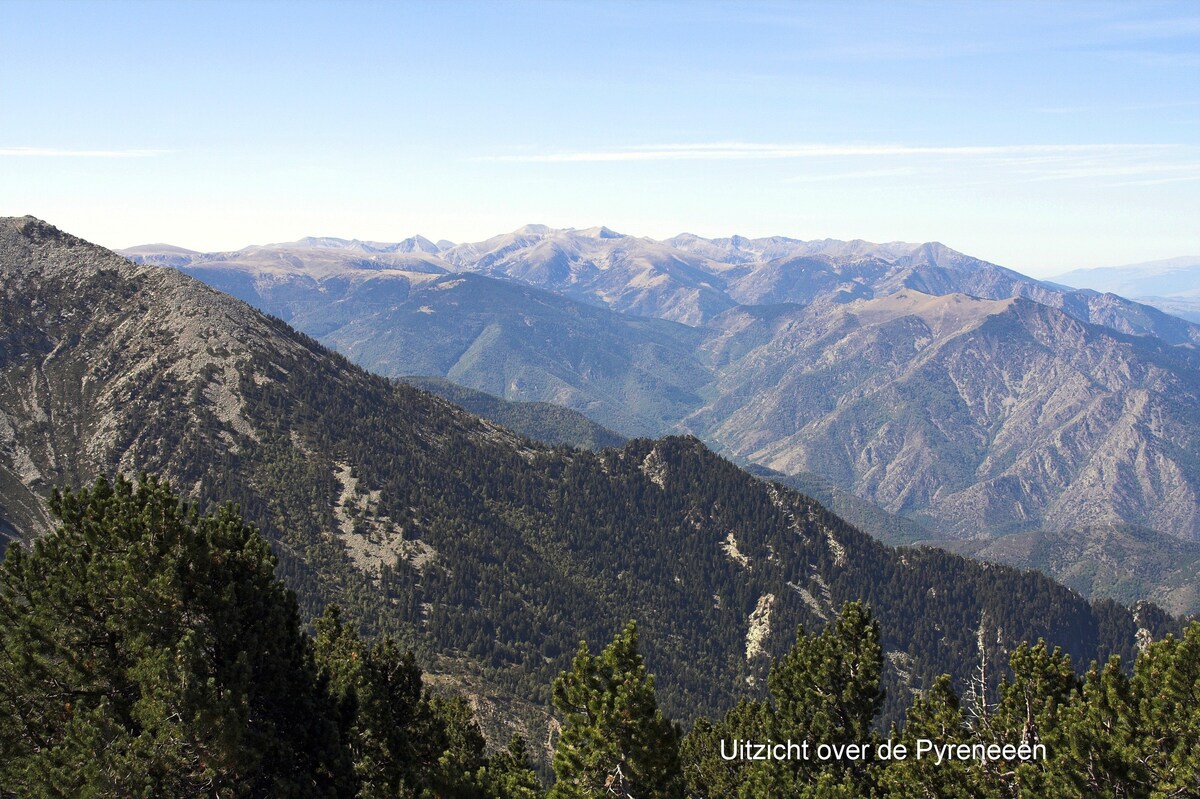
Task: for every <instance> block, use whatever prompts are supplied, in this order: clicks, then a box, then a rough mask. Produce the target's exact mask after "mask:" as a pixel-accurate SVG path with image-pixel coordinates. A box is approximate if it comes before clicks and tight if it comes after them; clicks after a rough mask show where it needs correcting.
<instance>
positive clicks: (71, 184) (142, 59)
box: [0, 0, 1200, 276]
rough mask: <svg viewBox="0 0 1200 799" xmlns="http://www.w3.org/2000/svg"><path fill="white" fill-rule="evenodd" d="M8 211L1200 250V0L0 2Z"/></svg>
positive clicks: (177, 240) (89, 228)
mask: <svg viewBox="0 0 1200 799" xmlns="http://www.w3.org/2000/svg"><path fill="white" fill-rule="evenodd" d="M0 69H2V70H3V72H4V74H5V76H6V80H5V81H4V82H3V84H2V85H0V102H3V104H4V107H5V108H6V109H8V112H7V113H6V118H5V123H4V124H3V125H0V215H22V214H34V215H36V216H39V217H41V218H44V219H46V220H48V221H50V222H52V223H54V224H56V225H58V226H60V227H63V228H65V229H68V230H70V231H71V232H73V233H76V234H78V235H81V236H84V237H86V238H88V239H91V240H93V241H96V242H98V243H101V244H104V245H107V246H110V247H128V246H132V245H136V244H144V243H150V242H168V243H171V244H175V245H179V246H184V247H189V248H192V249H197V250H205V251H211V250H226V249H237V248H240V247H242V246H245V245H248V244H252V243H265V242H270V241H289V240H295V239H299V238H301V237H303V236H309V235H312V236H324V235H329V236H338V237H343V238H358V239H363V240H377V241H399V240H401V239H404V238H406V237H408V236H410V235H414V234H421V235H424V236H426V237H428V238H430V239H432V240H435V241H436V240H438V239H449V240H452V241H458V242H461V241H474V240H480V239H484V238H487V237H489V236H492V235H496V234H498V233H503V232H507V231H510V230H513V229H516V228H518V227H520V226H522V225H524V224H527V223H534V222H536V223H544V224H547V225H550V226H553V227H575V228H585V227H589V226H592V225H607V226H608V227H610V228H613V229H615V230H619V231H621V232H624V233H628V234H633V235H638V236H650V237H653V238H658V239H661V238H667V237H670V236H673V235H675V234H678V233H681V232H684V231H687V232H691V233H695V234H698V235H701V236H706V237H718V236H729V235H732V234H734V233H737V234H741V235H744V236H750V237H755V236H766V235H783V236H790V237H793V238H799V239H823V238H841V239H855V238H861V239H867V240H870V241H880V242H883V241H893V240H904V241H930V240H937V241H941V242H943V243H945V244H946V245H948V246H950V247H952V248H954V249H956V250H960V251H962V252H966V253H969V254H971V255H973V256H977V257H980V258H984V259H986V260H989V261H992V262H994V263H999V264H1003V265H1005V266H1009V267H1012V268H1015V269H1018V270H1020V271H1023V272H1026V273H1030V274H1035V275H1041V276H1046V275H1051V274H1056V273H1059V272H1063V271H1066V270H1068V269H1071V268H1076V267H1086V266H1101V265H1113V264H1122V263H1135V262H1146V261H1153V260H1157V259H1163V258H1170V257H1173V256H1181V255H1195V254H1197V253H1200V225H1197V224H1196V220H1197V219H1200V81H1198V80H1197V79H1196V78H1197V76H1198V74H1200V11H1198V10H1197V8H1196V6H1195V5H1194V4H1191V3H1179V2H1164V3H1153V4H1151V3H1144V4H1143V3H1139V4H1121V3H1092V2H1088V3H1080V2H1064V3H1055V4H1043V3H1016V2H1014V3H971V4H966V3H955V4H951V3H941V4H939V3H913V2H906V3H886V4H884V3H851V4H833V3H829V4H817V3H811V4H810V3H803V4H794V3H761V2H760V3H736V4H735V3H699V4H697V3H687V4H684V3H669V2H668V3H655V4H634V3H596V2H587V3H584V2H581V3H550V2H521V3H466V2H459V3H409V4H394V5H393V4H380V3H368V2H359V3H336V4H335V3H322V2H312V3H303V4H283V3H272V2H260V3H236V4H235V3H228V2H209V3H203V4H194V3H182V2H161V3H128V2H111V3H108V2H106V3H98V2H38V3H32V2H23V0H9V1H8V2H6V3H3V4H0Z"/></svg>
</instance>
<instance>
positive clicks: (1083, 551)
mask: <svg viewBox="0 0 1200 799" xmlns="http://www.w3.org/2000/svg"><path fill="white" fill-rule="evenodd" d="M953 548H954V549H955V551H958V552H961V553H963V554H967V555H971V556H972V557H976V558H981V559H984V560H990V561H994V562H997V563H1007V564H1009V565H1011V566H1017V567H1019V568H1024V569H1037V570H1039V571H1041V572H1043V573H1045V574H1049V575H1051V576H1053V577H1054V579H1056V580H1058V581H1060V582H1061V583H1063V585H1066V586H1069V587H1071V588H1074V589H1075V590H1076V591H1079V592H1080V593H1082V594H1084V595H1085V596H1091V597H1095V598H1097V599H1100V598H1110V599H1115V600H1117V601H1118V602H1123V603H1126V604H1133V603H1134V602H1136V601H1137V600H1140V599H1149V600H1151V601H1153V602H1154V603H1156V604H1158V605H1160V606H1162V607H1164V608H1166V609H1167V610H1169V611H1171V612H1172V613H1175V614H1179V615H1188V614H1191V615H1195V614H1197V613H1200V585H1197V582H1196V575H1197V573H1200V544H1197V543H1193V542H1190V541H1180V540H1179V539H1177V538H1174V537H1172V536H1169V535H1163V534H1161V533H1156V532H1154V531H1153V530H1146V529H1144V528H1140V527H1128V526H1124V527H1094V528H1090V529H1087V530H1061V531H1043V530H1039V531H1035V532H1029V533H1017V534H1014V535H1008V536H1003V537H1001V538H997V539H995V540H992V541H964V542H962V543H961V544H959V545H956V546H954V547H953Z"/></svg>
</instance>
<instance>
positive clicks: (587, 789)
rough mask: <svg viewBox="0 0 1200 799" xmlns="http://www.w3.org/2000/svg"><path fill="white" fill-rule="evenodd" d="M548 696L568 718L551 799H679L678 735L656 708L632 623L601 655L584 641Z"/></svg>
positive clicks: (651, 681) (651, 680)
mask: <svg viewBox="0 0 1200 799" xmlns="http://www.w3.org/2000/svg"><path fill="white" fill-rule="evenodd" d="M553 696H554V705H555V707H557V708H558V709H559V711H561V712H562V713H563V715H564V717H565V721H564V725H563V731H562V735H561V736H560V737H559V740H558V745H557V747H556V748H555V751H554V772H555V775H556V777H557V781H556V782H555V784H554V787H553V788H551V790H550V796H551V797H552V798H553V799H592V798H593V797H602V796H603V797H612V796H617V797H621V796H625V797H633V798H634V799H682V797H683V790H684V789H683V775H682V772H681V770H680V762H679V737H680V736H679V731H678V730H677V729H676V728H675V726H674V725H673V724H672V723H671V722H670V721H668V720H667V719H666V718H665V717H664V716H663V714H662V711H661V710H659V709H658V702H657V700H656V698H655V695H654V678H653V676H651V675H649V674H647V673H646V667H645V665H644V664H643V662H642V656H641V654H640V653H639V652H638V634H637V627H636V625H635V624H634V623H633V622H630V623H629V625H628V626H627V627H626V628H625V630H624V631H623V632H621V633H620V634H619V635H617V637H616V638H615V639H614V640H613V642H612V643H611V644H609V645H608V647H606V648H605V649H604V651H603V652H602V653H601V654H600V655H599V656H593V655H592V654H591V653H590V652H589V651H588V647H587V644H586V643H581V644H580V646H579V651H578V653H577V654H576V655H575V659H574V661H573V662H572V665H571V669H570V670H569V671H566V672H563V674H562V675H560V676H559V677H558V679H556V680H555V681H554V689H553Z"/></svg>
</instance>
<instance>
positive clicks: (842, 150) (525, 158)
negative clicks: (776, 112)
mask: <svg viewBox="0 0 1200 799" xmlns="http://www.w3.org/2000/svg"><path fill="white" fill-rule="evenodd" d="M1170 148H1171V145H1161V144H1012V145H981V146H956V147H939V146H911V145H902V144H755V143H746V142H716V143H707V144H661V145H648V146H642V147H628V148H622V149H614V150H585V151H577V152H557V153H522V154H515V155H493V156H483V157H481V158H479V159H477V160H482V161H508V162H517V163H589V162H591V163H597V162H615V161H747V160H782V159H801V158H831V157H905V156H948V157H967V158H970V157H992V158H995V157H1000V158H1005V157H1017V156H1026V157H1028V156H1078V155H1112V154H1117V153H1126V154H1128V153H1133V152H1143V153H1144V152H1150V151H1154V150H1166V149H1170Z"/></svg>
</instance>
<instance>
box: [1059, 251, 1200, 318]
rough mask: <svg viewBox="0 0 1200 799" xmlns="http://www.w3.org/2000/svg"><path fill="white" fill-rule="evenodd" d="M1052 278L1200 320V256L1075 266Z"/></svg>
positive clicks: (1069, 284)
mask: <svg viewBox="0 0 1200 799" xmlns="http://www.w3.org/2000/svg"><path fill="white" fill-rule="evenodd" d="M1051 280H1052V281H1054V282H1055V283H1059V284H1063V285H1067V286H1078V287H1080V288H1089V289H1095V290H1097V291H1105V292H1112V293H1114V294H1120V295H1121V296H1124V297H1132V298H1133V299H1135V300H1137V301H1138V302H1142V303H1145V304H1146V305H1152V306H1154V307H1155V308H1158V309H1159V310H1161V311H1166V312H1167V313H1169V314H1173V315H1175V316H1178V317H1181V318H1183V319H1187V320H1188V321H1189V322H1200V256H1192V257H1190V258H1189V257H1182V258H1168V259H1166V260H1162V261H1149V262H1146V263H1140V264H1127V265H1125V266H1102V267H1093V268H1089V269H1073V270H1071V271H1070V272H1064V273H1063V274H1061V275H1058V276H1057V277H1053V278H1051Z"/></svg>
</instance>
